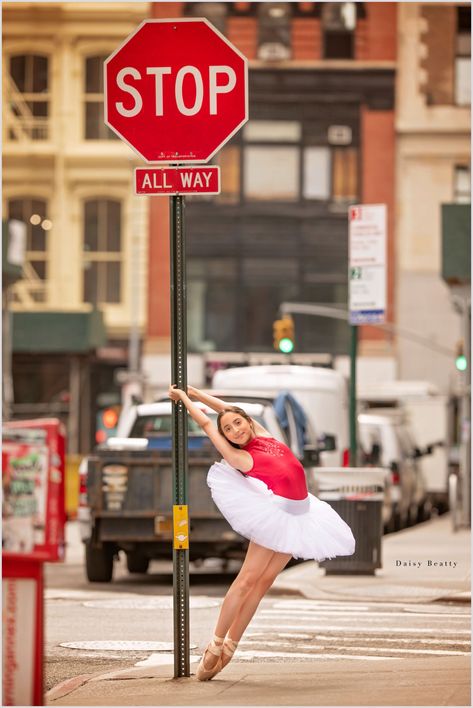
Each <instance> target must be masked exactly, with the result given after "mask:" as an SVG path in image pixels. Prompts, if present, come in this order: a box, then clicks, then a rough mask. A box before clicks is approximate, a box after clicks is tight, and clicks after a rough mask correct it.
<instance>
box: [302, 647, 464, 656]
mask: <svg viewBox="0 0 473 708" xmlns="http://www.w3.org/2000/svg"><path fill="white" fill-rule="evenodd" d="M297 648H298V649H310V648H311V645H310V644H298V645H297ZM314 648H317V649H319V648H320V649H327V647H326V646H325V645H321V646H320V647H319V646H317V645H314ZM344 648H345V649H349V650H352V649H355V650H356V651H377V652H383V651H384V652H386V651H387V652H391V653H396V654H441V655H451V656H464V655H465V654H469V652H467V651H452V650H451V649H400V648H395V647H391V648H390V647H357V646H353V645H351V644H350V645H347V646H346V647H344ZM337 649H340V647H337Z"/></svg>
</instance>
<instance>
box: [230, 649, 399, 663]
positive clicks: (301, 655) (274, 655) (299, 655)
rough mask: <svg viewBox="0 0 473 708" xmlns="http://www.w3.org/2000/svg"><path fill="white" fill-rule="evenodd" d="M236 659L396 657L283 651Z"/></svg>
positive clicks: (243, 654)
mask: <svg viewBox="0 0 473 708" xmlns="http://www.w3.org/2000/svg"><path fill="white" fill-rule="evenodd" d="M235 658H238V659H243V660H244V661H252V660H253V659H312V660H314V659H317V660H318V659H364V660H368V661H383V660H386V659H387V660H389V659H395V658H396V657H394V656H373V655H372V654H368V655H364V654H358V655H354V654H307V653H303V652H283V651H274V652H271V651H239V652H238V653H237V654H235Z"/></svg>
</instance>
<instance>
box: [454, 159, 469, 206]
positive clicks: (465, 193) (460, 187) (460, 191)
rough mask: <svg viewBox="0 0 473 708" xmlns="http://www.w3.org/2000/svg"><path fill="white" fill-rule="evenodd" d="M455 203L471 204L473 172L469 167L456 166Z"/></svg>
mask: <svg viewBox="0 0 473 708" xmlns="http://www.w3.org/2000/svg"><path fill="white" fill-rule="evenodd" d="M453 201H454V202H455V203H456V204H469V203H470V202H471V170H470V166H469V165H455V172H454V185H453Z"/></svg>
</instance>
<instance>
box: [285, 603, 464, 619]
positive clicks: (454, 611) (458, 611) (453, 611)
mask: <svg viewBox="0 0 473 708" xmlns="http://www.w3.org/2000/svg"><path fill="white" fill-rule="evenodd" d="M271 606H272V607H273V608H275V609H291V608H295V609H301V608H302V609H312V608H313V609H322V608H325V607H326V608H327V609H333V610H335V609H356V611H357V612H359V611H362V612H367V611H369V610H370V609H371V608H373V609H382V608H384V607H393V608H403V609H406V608H408V609H409V613H410V612H411V609H412V611H413V612H416V611H418V613H419V614H422V615H431V614H434V615H439V616H441V617H445V616H447V615H452V616H459V617H470V612H469V610H466V611H465V609H463V608H453V607H449V608H448V612H442V611H441V610H440V609H437V608H434V607H432V606H430V605H423V604H422V605H421V604H417V603H416V604H415V605H409V604H407V603H405V602H373V603H371V604H369V605H367V604H365V605H358V603H356V602H349V601H347V602H337V601H331V600H327V601H324V600H302V599H301V600H277V601H276V602H273V603H271ZM421 610H426V611H421Z"/></svg>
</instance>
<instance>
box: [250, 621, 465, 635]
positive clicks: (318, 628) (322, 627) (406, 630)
mask: <svg viewBox="0 0 473 708" xmlns="http://www.w3.org/2000/svg"><path fill="white" fill-rule="evenodd" d="M260 619H263V618H260ZM268 621H271V620H270V618H269V617H268ZM251 629H265V630H266V631H268V630H271V629H273V630H276V629H278V630H279V629H282V630H284V629H300V625H298V624H272V625H271V624H258V623H257V622H255V623H254V624H251ZM304 629H305V630H306V631H307V630H311V631H314V632H327V631H328V630H333V631H335V632H342V631H343V632H355V633H357V634H360V632H363V631H365V632H369V633H370V634H372V633H380V632H396V634H438V633H439V630H438V629H424V628H422V627H366V629H365V630H360V629H359V628H358V627H353V625H351V626H350V627H347V626H346V625H327V624H311V625H309V624H307V623H306V622H305V623H304ZM441 631H442V634H448V635H453V636H455V635H457V634H462V635H467V636H470V634H471V633H470V630H468V629H456V630H455V629H453V630H450V629H443V628H442V630H441Z"/></svg>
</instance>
